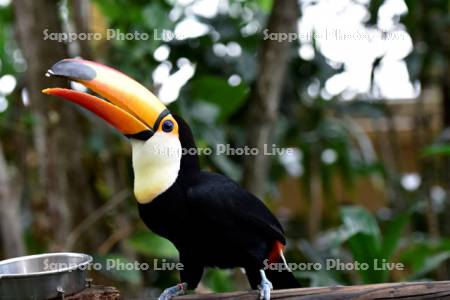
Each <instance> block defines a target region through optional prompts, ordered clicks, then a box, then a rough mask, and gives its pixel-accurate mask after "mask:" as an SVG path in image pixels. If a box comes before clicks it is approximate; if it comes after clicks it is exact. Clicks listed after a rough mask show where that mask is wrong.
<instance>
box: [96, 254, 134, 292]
mask: <svg viewBox="0 0 450 300" xmlns="http://www.w3.org/2000/svg"><path fill="white" fill-rule="evenodd" d="M94 261H95V263H100V264H101V265H102V268H101V269H100V270H99V272H101V273H102V274H104V275H105V276H107V277H109V278H112V279H114V280H118V281H123V282H127V283H129V284H133V285H138V284H140V283H141V280H142V278H141V271H140V270H139V268H135V267H134V266H135V265H136V263H135V262H133V261H131V260H129V259H128V258H126V257H124V256H121V255H115V254H110V255H97V256H95V258H94Z"/></svg>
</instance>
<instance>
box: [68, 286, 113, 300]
mask: <svg viewBox="0 0 450 300" xmlns="http://www.w3.org/2000/svg"><path fill="white" fill-rule="evenodd" d="M64 299H65V300H119V299H121V298H120V292H119V291H118V290H117V289H116V288H114V287H107V286H97V285H93V286H92V287H90V288H87V289H85V290H84V291H82V292H81V293H78V294H76V295H72V296H66V297H64Z"/></svg>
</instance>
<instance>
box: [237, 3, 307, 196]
mask: <svg viewBox="0 0 450 300" xmlns="http://www.w3.org/2000/svg"><path fill="white" fill-rule="evenodd" d="M299 10H300V8H299V6H298V1H297V0H283V1H282V0H277V1H274V3H273V8H272V13H271V15H270V17H269V21H268V25H267V29H268V31H269V33H292V32H296V24H297V20H298V17H299ZM291 45H292V42H288V41H287V40H285V41H281V42H280V41H276V40H271V39H266V40H264V42H263V45H262V51H261V56H260V64H259V66H260V67H259V68H260V70H259V73H258V78H257V79H256V84H255V86H254V89H253V90H252V92H251V98H250V104H249V109H248V115H247V120H248V125H247V128H248V131H247V146H249V147H252V148H258V149H259V150H260V153H259V155H256V156H249V157H247V158H246V160H245V164H244V182H243V183H244V186H245V187H246V188H247V189H248V190H249V191H251V192H253V193H254V194H256V195H258V196H263V194H264V188H265V186H266V185H265V183H266V179H267V176H268V173H269V162H270V161H269V157H268V156H266V155H264V153H263V149H264V145H268V144H270V143H271V136H272V131H273V129H274V127H275V124H276V121H277V119H278V109H279V105H280V94H281V89H282V87H283V80H284V76H285V73H286V69H287V65H288V62H289V57H290V49H291Z"/></svg>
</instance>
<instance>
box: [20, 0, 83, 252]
mask: <svg viewBox="0 0 450 300" xmlns="http://www.w3.org/2000/svg"><path fill="white" fill-rule="evenodd" d="M14 14H15V30H16V34H17V38H18V41H19V45H20V46H21V49H22V53H23V56H24V57H25V59H26V62H27V72H26V75H27V78H26V87H27V90H28V95H29V101H30V108H31V111H32V114H33V119H34V124H33V130H34V131H33V142H34V150H35V152H36V156H37V160H38V170H37V175H36V174H33V175H35V176H34V178H37V180H36V181H37V182H35V184H34V185H33V186H34V187H35V188H34V190H33V191H32V192H33V193H32V199H31V201H32V210H33V218H34V220H33V230H35V234H36V235H35V236H39V237H42V242H48V246H49V247H50V249H53V250H55V249H60V248H61V245H63V244H64V240H65V238H66V237H67V235H68V233H69V230H70V227H71V213H70V208H69V204H68V203H69V201H70V198H72V199H73V201H74V202H75V203H79V202H80V199H79V198H78V197H81V195H80V192H82V191H80V190H78V191H77V190H76V189H75V188H74V186H77V185H76V184H74V182H77V181H78V180H79V178H69V173H71V174H76V175H78V176H79V174H82V173H81V172H69V171H68V170H69V168H68V164H71V166H74V168H78V169H80V168H81V162H80V159H81V158H80V153H81V152H80V149H79V148H80V145H81V143H80V139H79V130H77V129H78V128H79V126H78V124H77V122H76V116H77V114H76V112H75V111H74V110H73V108H71V107H68V106H67V105H62V103H60V102H59V100H57V99H52V98H50V97H48V96H44V95H43V94H42V93H41V90H42V89H44V88H47V87H50V86H55V85H57V86H62V87H64V86H66V85H67V84H66V83H65V81H62V80H56V79H54V78H52V79H51V80H50V79H49V78H47V77H45V76H44V75H45V73H46V71H47V69H48V68H49V67H51V66H52V65H53V64H54V63H55V62H57V61H58V60H60V59H63V58H66V57H67V49H66V45H65V44H64V43H61V42H58V41H53V40H50V39H44V38H45V36H46V35H45V32H46V30H47V33H48V34H50V33H61V32H62V27H61V23H60V18H59V8H58V1H54V0H41V1H30V0H14ZM72 177H73V176H72ZM77 198H78V199H77ZM86 200H87V199H84V201H86ZM44 237H45V238H44Z"/></svg>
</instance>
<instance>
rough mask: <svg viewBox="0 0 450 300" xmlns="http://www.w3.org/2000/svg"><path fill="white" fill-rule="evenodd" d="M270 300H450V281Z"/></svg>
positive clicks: (316, 291) (327, 290) (189, 299)
mask: <svg viewBox="0 0 450 300" xmlns="http://www.w3.org/2000/svg"><path fill="white" fill-rule="evenodd" d="M175 299H178V300H206V299H208V300H223V299H227V300H256V299H259V293H258V291H247V292H233V293H222V294H203V295H188V296H182V297H177V298H175ZM271 299H302V300H305V299H314V300H335V299H339V300H344V299H359V300H368V299H408V300H411V299H450V281H436V282H409V283H384V284H371V285H357V286H335V287H323V288H301V289H291V290H276V291H273V292H272V297H271Z"/></svg>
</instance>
